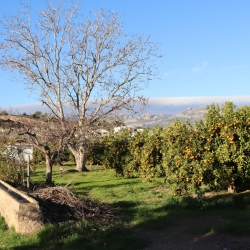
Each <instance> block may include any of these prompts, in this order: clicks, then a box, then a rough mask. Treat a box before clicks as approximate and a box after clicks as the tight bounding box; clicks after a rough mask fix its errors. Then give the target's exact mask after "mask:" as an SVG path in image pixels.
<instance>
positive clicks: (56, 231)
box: [0, 164, 250, 250]
mask: <svg viewBox="0 0 250 250" xmlns="http://www.w3.org/2000/svg"><path fill="white" fill-rule="evenodd" d="M66 169H67V172H65V173H61V172H60V171H59V167H54V170H53V180H54V182H55V184H56V185H68V187H69V188H70V189H71V191H72V192H74V193H75V194H76V195H77V196H79V197H83V198H84V197H88V198H90V199H94V200H98V201H100V202H103V203H108V204H110V206H112V207H115V208H117V211H118V212H117V213H118V216H119V221H121V223H120V224H117V226H115V227H108V226H104V225H101V224H95V223H89V222H86V221H82V222H79V223H75V224H69V223H61V224H60V225H57V226H53V225H46V226H45V227H44V228H43V229H42V230H41V231H40V232H38V233H36V234H34V235H31V236H22V235H19V234H16V233H15V231H14V229H13V228H10V229H7V227H6V224H5V222H4V220H3V219H0V249H93V250H95V249H117V250H118V249H121V250H122V249H142V248H145V246H146V245H147V241H146V240H142V239H140V238H138V237H136V236H134V235H133V234H132V232H131V231H130V230H129V228H130V227H138V228H142V229H153V230H159V229H162V228H163V227H166V226H167V225H171V224H172V223H174V222H175V221H176V220H178V219H181V218H183V217H186V216H189V217H191V218H192V217H193V218H195V217H196V216H208V215H218V216H220V217H221V218H224V219H225V220H226V221H227V223H225V224H224V225H223V226H220V227H219V226H218V227H216V226H215V227H204V228H202V227H201V229H200V233H204V232H223V233H229V234H235V235H250V226H249V225H248V224H249V223H248V221H249V219H250V213H249V212H250V193H248V192H246V193H242V194H237V195H226V194H221V195H216V196H214V197H212V198H207V199H205V200H204V201H203V202H199V201H197V200H196V199H194V198H192V197H174V196H172V195H171V194H170V192H169V190H168V187H167V186H165V185H164V184H163V179H161V178H159V179H156V180H154V181H152V182H150V183H148V182H142V180H141V179H138V178H129V179H126V178H123V177H116V176H115V174H114V172H113V171H112V170H109V171H105V170H103V169H102V167H100V166H91V167H89V169H90V171H89V172H83V173H79V172H76V171H75V170H74V169H75V167H74V166H73V165H70V164H69V165H66ZM44 180H45V169H44V167H43V166H39V167H37V169H36V171H35V173H34V174H33V176H32V178H31V181H32V182H33V183H42V182H44Z"/></svg>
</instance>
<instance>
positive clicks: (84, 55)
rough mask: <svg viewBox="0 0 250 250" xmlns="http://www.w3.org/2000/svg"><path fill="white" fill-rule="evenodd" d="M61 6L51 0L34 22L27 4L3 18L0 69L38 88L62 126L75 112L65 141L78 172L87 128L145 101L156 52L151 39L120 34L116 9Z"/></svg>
mask: <svg viewBox="0 0 250 250" xmlns="http://www.w3.org/2000/svg"><path fill="white" fill-rule="evenodd" d="M53 3H55V1H53ZM64 6H65V5H64V4H63V3H57V4H56V5H53V4H52V1H51V2H50V3H49V4H48V5H47V7H46V9H45V10H41V11H40V13H39V15H38V18H37V20H34V21H36V23H35V24H34V23H33V22H32V20H31V18H30V8H29V7H25V8H24V11H23V12H22V13H20V14H17V15H16V16H5V17H4V20H3V21H2V22H1V30H2V33H1V36H2V38H3V42H1V43H0V51H1V57H0V66H1V67H2V68H3V69H7V70H10V71H12V72H13V73H16V74H17V76H18V77H19V78H20V77H22V78H23V80H24V82H25V83H26V84H27V85H28V86H29V87H30V88H31V89H35V90H36V92H37V91H38V90H39V100H40V101H41V102H42V103H43V104H44V105H46V106H47V107H48V108H49V110H50V112H51V113H53V114H54V116H55V117H56V118H57V119H58V121H60V126H61V128H62V129H65V121H66V120H67V119H68V117H67V114H69V112H71V114H73V115H74V116H75V117H76V120H77V125H76V127H75V130H74V131H75V134H74V140H68V146H69V148H70V149H71V151H72V153H73V154H74V156H75V158H76V163H77V170H78V171H83V170H87V169H86V167H85V160H84V154H85V146H86V143H85V141H86V136H88V132H89V131H90V130H91V128H93V127H94V126H95V124H96V123H97V122H98V121H100V120H102V119H104V118H105V119H106V118H107V117H108V118H109V119H112V118H114V117H115V116H116V115H117V114H121V113H122V112H124V111H126V112H128V111H129V112H137V111H138V110H139V108H138V107H140V108H142V107H144V106H145V105H146V103H147V98H145V97H143V96H142V95H141V91H142V90H143V89H144V88H146V87H147V84H148V82H149V81H150V80H151V79H152V78H155V77H157V75H158V74H157V69H156V67H155V61H156V60H157V59H159V58H160V57H161V55H160V54H159V51H158V44H157V43H154V42H151V40H150V38H149V37H147V38H143V37H142V36H137V35H135V36H131V35H128V34H125V33H124V31H123V23H122V21H120V20H119V18H118V14H117V13H116V12H113V11H109V10H100V11H98V12H96V13H94V14H91V15H90V16H88V17H84V16H82V15H81V14H80V10H81V8H80V5H79V4H78V3H73V4H72V5H71V7H69V8H68V9H65V8H64ZM116 119H117V118H116Z"/></svg>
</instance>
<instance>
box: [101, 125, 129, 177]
mask: <svg viewBox="0 0 250 250" xmlns="http://www.w3.org/2000/svg"><path fill="white" fill-rule="evenodd" d="M130 140H131V135H130V133H129V132H128V131H127V130H123V131H120V132H119V133H113V134H110V135H109V136H105V137H104V138H103V140H102V143H103V146H104V152H103V159H102V161H103V166H104V168H106V169H114V170H115V172H116V174H117V175H118V174H119V175H127V174H128V173H127V170H126V169H127V162H128V158H129V143H130Z"/></svg>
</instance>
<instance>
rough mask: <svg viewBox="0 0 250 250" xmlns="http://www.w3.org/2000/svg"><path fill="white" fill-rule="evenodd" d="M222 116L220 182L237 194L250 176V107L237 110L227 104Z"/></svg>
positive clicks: (224, 106) (218, 149) (218, 155)
mask: <svg viewBox="0 0 250 250" xmlns="http://www.w3.org/2000/svg"><path fill="white" fill-rule="evenodd" d="M220 115H221V120H222V123H221V126H220V138H221V140H222V143H221V144H220V145H219V147H218V148H217V150H216V157H217V158H218V161H219V163H220V174H221V175H220V176H219V180H220V182H221V183H223V184H224V186H227V187H228V191H229V192H235V191H236V190H237V189H238V188H239V186H240V185H241V184H242V183H243V182H246V180H248V178H249V175H250V173H249V170H250V169H249V164H250V157H249V156H250V135H249V132H250V107H249V106H248V107H241V108H236V106H235V105H234V104H233V103H231V102H227V103H225V104H224V105H223V107H222V108H221V114H220Z"/></svg>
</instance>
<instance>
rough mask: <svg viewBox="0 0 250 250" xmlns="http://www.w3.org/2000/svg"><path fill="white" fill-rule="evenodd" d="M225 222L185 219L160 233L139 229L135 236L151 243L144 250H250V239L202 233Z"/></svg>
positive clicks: (210, 218)
mask: <svg viewBox="0 0 250 250" xmlns="http://www.w3.org/2000/svg"><path fill="white" fill-rule="evenodd" d="M225 222H226V221H225V220H223V219H221V218H220V217H216V216H213V217H212V216H210V217H205V218H202V217H199V218H195V219H194V218H185V219H182V220H179V221H177V222H176V223H175V224H174V225H173V224H171V225H168V226H167V227H166V228H165V229H162V230H160V231H151V230H150V231H145V230H141V229H138V230H135V231H134V234H135V235H137V236H139V237H141V238H145V239H147V240H148V241H149V245H148V247H147V248H145V249H143V250H162V249H164V250H168V249H170V250H171V249H175V250H213V249H215V250H250V237H240V236H230V235H223V234H216V233H206V234H203V233H202V229H203V230H204V229H205V228H210V227H213V226H220V225H223V224H224V223H225Z"/></svg>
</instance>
